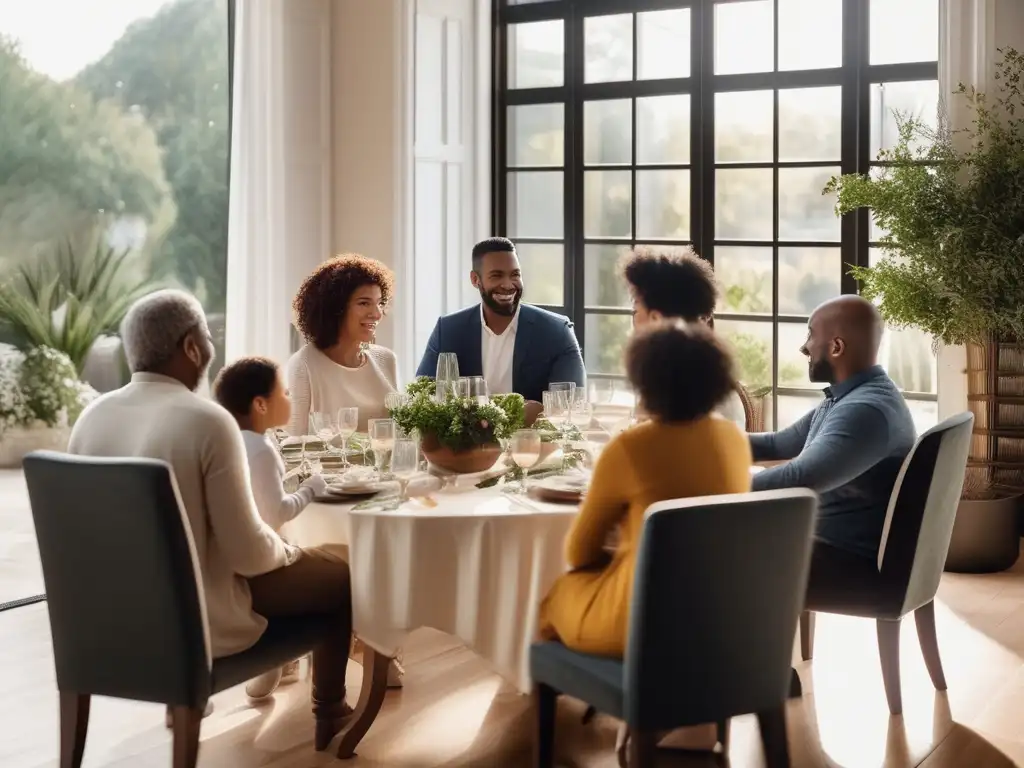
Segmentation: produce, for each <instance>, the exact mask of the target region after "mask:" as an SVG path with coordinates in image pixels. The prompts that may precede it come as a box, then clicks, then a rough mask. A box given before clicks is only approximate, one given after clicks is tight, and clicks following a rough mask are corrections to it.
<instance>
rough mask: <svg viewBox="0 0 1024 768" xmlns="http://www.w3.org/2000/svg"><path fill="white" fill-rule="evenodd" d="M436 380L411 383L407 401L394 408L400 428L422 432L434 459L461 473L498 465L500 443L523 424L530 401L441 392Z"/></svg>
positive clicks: (425, 448)
mask: <svg viewBox="0 0 1024 768" xmlns="http://www.w3.org/2000/svg"><path fill="white" fill-rule="evenodd" d="M436 391H437V387H436V384H435V382H434V379H432V378H430V377H427V376H421V377H419V378H418V379H416V380H415V381H413V382H412V383H411V384H409V385H408V387H406V394H407V395H408V400H407V401H406V402H405V403H404V404H403V405H401V406H399V407H397V408H392V409H391V418H392V419H394V421H395V424H396V425H397V426H398V428H399V429H401V430H403V431H405V432H407V433H409V434H412V433H414V432H415V433H418V434H419V436H420V441H421V443H420V445H421V447H422V449H423V453H424V455H425V456H426V458H427V461H429V462H430V463H431V464H433V465H434V466H436V467H439V468H440V469H442V470H445V471H448V472H454V473H458V474H464V473H470V472H482V471H484V470H487V469H490V468H491V467H492V466H494V463H495V462H496V461H497V460H498V457H499V456H500V455H501V451H502V448H501V443H502V442H503V441H504V440H507V439H508V438H509V437H511V436H512V434H513V433H514V432H515V431H516V430H517V429H521V428H522V427H523V424H524V422H525V418H526V403H525V401H524V400H523V398H522V396H521V395H517V394H508V395H494V396H493V397H491V399H490V401H489V402H480V401H478V400H477V399H476V398H470V397H457V396H455V395H454V394H451V393H449V394H447V395H445V396H444V397H442V398H438V397H437V395H436Z"/></svg>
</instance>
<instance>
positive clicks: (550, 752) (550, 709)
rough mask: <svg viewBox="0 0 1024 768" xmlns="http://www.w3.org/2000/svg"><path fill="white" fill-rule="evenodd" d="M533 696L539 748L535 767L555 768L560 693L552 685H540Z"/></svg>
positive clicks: (537, 748)
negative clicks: (556, 728) (556, 722)
mask: <svg viewBox="0 0 1024 768" xmlns="http://www.w3.org/2000/svg"><path fill="white" fill-rule="evenodd" d="M533 696H534V700H535V703H536V706H537V747H536V753H535V762H534V765H535V766H536V768H554V765H555V712H556V710H557V708H558V691H556V690H555V689H554V688H552V687H551V686H550V685H544V684H543V683H538V684H537V687H536V688H535V689H534V694H533Z"/></svg>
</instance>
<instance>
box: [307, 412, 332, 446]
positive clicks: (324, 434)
mask: <svg viewBox="0 0 1024 768" xmlns="http://www.w3.org/2000/svg"><path fill="white" fill-rule="evenodd" d="M309 431H310V434H313V435H316V436H317V437H318V438H320V440H322V441H323V444H324V453H325V454H329V453H330V452H331V448H332V446H331V441H332V440H334V438H335V437H336V436H337V435H338V418H337V416H335V415H334V414H331V413H326V412H324V411H314V412H313V413H311V414H309Z"/></svg>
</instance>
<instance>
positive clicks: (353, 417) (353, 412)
mask: <svg viewBox="0 0 1024 768" xmlns="http://www.w3.org/2000/svg"><path fill="white" fill-rule="evenodd" d="M358 426H359V409H358V408H355V407H352V408H340V409H338V434H340V435H341V453H342V457H341V463H342V466H343V467H344V468H346V469H348V468H349V467H351V466H352V465H351V464H350V463H349V460H348V441H349V438H350V437H352V435H354V434H355V433H356V427H358Z"/></svg>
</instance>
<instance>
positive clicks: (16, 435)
mask: <svg viewBox="0 0 1024 768" xmlns="http://www.w3.org/2000/svg"><path fill="white" fill-rule="evenodd" d="M69 437H71V429H70V428H69V427H13V428H11V429H8V430H6V431H5V432H4V433H3V434H2V435H0V467H4V468H11V467H20V466H21V461H22V459H24V458H25V456H26V455H27V454H29V453H31V452H32V451H44V450H48V451H65V450H67V447H68V438H69Z"/></svg>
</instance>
